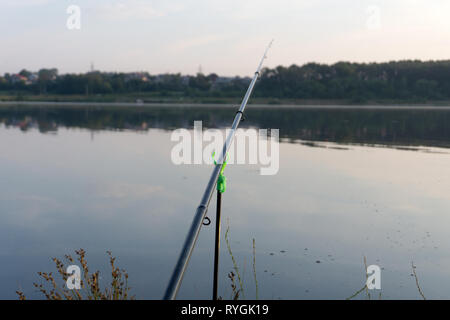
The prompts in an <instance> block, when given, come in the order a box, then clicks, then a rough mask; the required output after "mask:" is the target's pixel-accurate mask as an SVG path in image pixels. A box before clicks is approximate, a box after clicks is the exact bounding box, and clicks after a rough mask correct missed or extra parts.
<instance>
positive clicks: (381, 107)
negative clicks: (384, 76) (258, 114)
mask: <svg viewBox="0 0 450 320" xmlns="http://www.w3.org/2000/svg"><path fill="white" fill-rule="evenodd" d="M20 106H23V107H31V108H32V107H46V108H73V109H78V108H86V107H92V108H101V109H107V108H112V109H115V108H127V109H147V108H161V107H167V108H211V107H216V108H236V107H237V104H236V103H234V104H233V103H228V104H226V103H168V102H164V103H143V102H140V103H136V102H134V103H133V102H55V101H0V108H10V107H20ZM248 108H263V109H267V108H272V109H273V108H276V109H379V110H399V109H408V110H450V102H449V103H448V104H446V105H431V104H417V105H411V104H408V105H407V104H397V105H395V104H392V105H382V104H378V105H377V104H371V105H370V104H367V105H356V104H347V105H346V104H340V105H339V104H329V105H326V104H297V105H295V104H277V105H275V104H257V103H252V104H249V105H248Z"/></svg>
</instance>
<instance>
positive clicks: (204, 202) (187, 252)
mask: <svg viewBox="0 0 450 320" xmlns="http://www.w3.org/2000/svg"><path fill="white" fill-rule="evenodd" d="M271 45H272V41H271V42H270V44H269V46H268V47H267V49H266V50H265V52H264V56H263V57H262V59H261V62H260V63H259V65H258V68H257V69H256V72H255V75H254V76H253V79H252V81H251V82H250V85H249V87H248V89H247V92H246V93H245V96H244V98H243V99H242V102H241V106H240V107H239V110H238V111H237V112H236V115H235V117H234V121H233V124H232V125H231V130H230V132H229V134H228V136H227V140H226V141H225V144H224V145H223V149H222V152H221V154H220V156H219V161H217V164H216V165H215V166H214V170H213V172H212V174H211V177H210V178H209V181H208V184H207V185H206V190H205V192H204V193H203V196H202V198H201V201H200V204H199V206H198V207H197V210H196V212H195V215H194V219H193V221H192V224H191V227H190V228H189V231H188V234H187V237H186V240H185V242H184V244H183V248H182V249H181V253H180V256H179V257H178V260H177V264H176V265H175V269H174V271H173V273H172V277H171V278H170V281H169V285H168V286H167V289H166V292H165V294H164V299H165V300H169V299H170V300H173V299H175V298H176V296H177V293H178V290H179V289H180V286H181V281H182V280H183V275H184V273H185V271H186V268H187V265H188V263H189V259H190V258H191V255H192V252H193V250H194V247H195V244H196V242H197V239H198V235H199V233H200V229H201V227H202V224H203V221H204V219H205V216H206V212H207V211H208V206H209V202H210V201H211V197H212V194H213V191H214V187H215V186H216V184H217V181H218V179H219V176H220V172H221V171H222V167H223V165H224V163H223V162H224V161H223V159H224V158H225V155H226V154H227V152H228V149H229V148H230V145H231V143H232V141H233V139H234V135H235V133H236V129H237V128H238V126H239V123H240V121H241V119H242V116H243V114H244V110H245V107H246V105H247V102H248V99H249V98H250V95H251V94H252V91H253V87H254V86H255V83H256V80H258V77H259V74H260V71H261V68H262V65H263V62H264V60H265V59H266V57H267V52H268V51H269V49H270V47H271ZM219 193H220V192H219Z"/></svg>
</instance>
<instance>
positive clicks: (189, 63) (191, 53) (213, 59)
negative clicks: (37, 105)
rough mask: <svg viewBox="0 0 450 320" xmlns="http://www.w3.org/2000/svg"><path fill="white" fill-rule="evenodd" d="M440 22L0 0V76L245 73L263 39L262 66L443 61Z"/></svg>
mask: <svg viewBox="0 0 450 320" xmlns="http://www.w3.org/2000/svg"><path fill="white" fill-rule="evenodd" d="M69 5H78V6H79V7H80V8H81V29H80V30H68V28H67V27H66V21H67V19H68V17H69V14H67V12H66V9H67V7H68V6H69ZM449 18H450V1H448V0H359V1H355V0H335V1H331V0H226V1H223V0H221V1H219V0H183V1H181V0H70V1H67V0H58V1H56V0H0V74H3V73H5V72H10V73H12V72H19V71H20V70H21V69H23V68H26V69H28V70H33V71H35V70H38V69H40V68H43V67H46V68H50V67H56V68H58V69H59V71H60V73H80V72H86V71H88V70H89V68H90V64H91V62H93V63H94V66H95V68H96V69H98V70H102V71H123V72H129V71H148V72H150V73H151V74H157V73H165V72H170V73H175V72H181V73H183V74H195V73H196V72H197V71H198V69H199V66H200V65H201V66H202V70H203V72H204V73H206V74H208V73H212V72H215V73H218V74H219V75H226V76H234V75H240V76H247V75H251V74H252V73H253V72H254V70H255V68H256V66H257V64H258V61H259V59H260V57H261V55H262V53H263V51H264V49H265V47H266V46H267V44H268V43H269V41H270V40H271V39H275V41H274V45H273V47H272V49H271V51H270V53H269V55H268V59H267V60H266V63H265V65H266V66H268V67H275V66H278V65H284V66H289V65H291V64H297V65H301V64H304V63H307V62H318V63H334V62H337V61H352V62H384V61H391V60H404V59H421V60H440V59H450V44H449V40H450V19H449Z"/></svg>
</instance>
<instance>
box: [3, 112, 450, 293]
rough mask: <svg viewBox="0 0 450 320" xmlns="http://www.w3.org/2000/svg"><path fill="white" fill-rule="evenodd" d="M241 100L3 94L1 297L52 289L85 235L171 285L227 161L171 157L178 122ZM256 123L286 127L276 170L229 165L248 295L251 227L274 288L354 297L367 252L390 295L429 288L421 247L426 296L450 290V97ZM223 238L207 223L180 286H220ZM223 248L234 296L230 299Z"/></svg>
mask: <svg viewBox="0 0 450 320" xmlns="http://www.w3.org/2000/svg"><path fill="white" fill-rule="evenodd" d="M233 115H234V109H230V108H225V107H223V108H219V107H216V108H206V107H201V108H196V107H189V108H188V107H169V108H168V107H163V106H157V107H152V108H142V107H141V108H131V107H130V108H113V107H111V108H100V107H63V108H58V107H56V106H52V107H37V106H31V107H30V106H28V107H24V106H22V107H19V106H15V107H6V106H2V107H0V261H1V264H0V270H1V273H0V283H1V286H0V298H2V299H7V298H16V295H15V291H16V290H17V289H22V290H23V291H24V292H25V293H26V295H27V296H28V297H30V298H38V297H41V296H40V295H39V294H37V293H36V292H35V290H34V288H33V286H32V283H33V282H34V281H37V280H38V277H37V275H36V272H37V271H52V270H53V265H52V262H51V260H50V258H51V257H63V255H64V254H67V253H73V250H74V249H78V248H84V249H85V250H86V251H87V258H88V261H89V264H90V265H91V270H92V269H100V270H101V271H102V272H104V274H106V272H108V269H107V267H108V265H107V263H108V260H107V255H106V251H107V250H111V251H112V252H113V254H114V255H115V256H117V257H118V261H117V263H118V265H119V266H120V267H123V268H125V269H127V271H128V272H129V274H130V285H131V287H132V288H133V289H132V292H133V293H134V294H135V295H136V297H137V298H141V299H160V298H161V297H162V295H163V292H164V290H165V287H166V285H167V282H168V279H169V277H170V274H171V272H172V270H173V267H174V264H175V262H176V259H177V256H178V254H179V251H180V249H181V246H182V243H183V241H184V238H185V236H186V233H187V230H188V227H189V226H190V223H191V221H192V218H193V215H194V211H195V208H196V206H197V205H198V201H199V200H200V196H201V195H202V192H203V191H204V187H205V184H206V181H207V179H208V178H209V175H210V173H211V170H212V167H211V166H208V165H181V166H176V165H174V164H172V162H171V161H170V152H171V148H172V147H173V146H174V142H171V141H170V135H171V132H172V131H171V130H173V129H175V128H179V127H185V128H188V129H190V130H192V127H193V121H194V120H203V122H204V126H205V127H218V128H223V127H225V126H228V125H229V124H230V122H231V120H232V117H233ZM244 124H245V125H246V126H247V127H256V128H279V129H280V136H281V138H282V139H281V142H280V170H279V172H278V174H277V175H274V176H261V175H260V174H259V166H257V165H230V166H229V167H227V170H226V176H227V179H228V189H227V191H226V193H225V194H224V197H223V209H222V210H223V213H222V215H223V230H224V231H225V230H226V228H227V227H229V234H228V235H229V240H230V245H231V248H232V250H233V253H234V255H235V258H236V261H237V263H238V264H239V268H240V272H241V275H242V277H243V282H244V287H245V291H244V295H245V298H254V297H255V283H254V279H253V272H252V268H253V266H252V259H253V257H252V239H255V241H256V275H257V279H258V286H259V297H260V298H263V299H313V298H322V299H345V298H347V297H349V296H351V295H352V294H353V293H354V292H356V291H357V290H359V289H360V288H361V287H362V286H363V285H364V281H365V274H364V263H363V257H364V256H366V258H367V263H368V264H376V265H379V266H380V267H382V283H381V286H382V290H381V293H382V298H383V299H393V298H412V299H415V298H420V296H419V293H418V291H417V288H416V284H415V279H414V277H412V276H411V273H412V271H411V262H412V261H414V264H415V265H416V266H417V269H416V272H417V274H418V276H419V281H420V284H421V287H422V290H423V292H424V294H425V295H426V297H427V298H447V299H448V298H450V232H449V228H450V192H449V190H450V149H448V147H450V110H448V109H442V110H435V109H433V110H420V109H419V110H416V109H411V110H408V109H403V110H397V109H392V110H387V109H386V110H385V109H363V110H359V109H352V108H347V109H342V110H341V109H326V108H325V109H323V108H318V109H314V108H306V109H302V108H279V109H276V107H274V108H268V107H267V108H257V107H252V108H249V109H248V111H247V121H246V122H244V123H243V125H244ZM214 212H215V201H212V206H211V209H210V215H211V217H213V216H214ZM213 241H214V228H213V227H212V225H211V226H209V227H203V228H202V231H201V233H200V238H199V242H198V245H197V247H196V249H195V251H194V254H193V257H192V259H191V263H190V265H189V268H188V271H187V274H186V275H185V278H184V282H183V285H182V288H181V291H180V294H179V297H180V298H196V299H209V298H210V296H211V290H212V260H213ZM221 250H222V251H221V261H220V277H221V280H220V295H222V296H223V297H225V298H230V295H231V288H230V281H229V279H228V278H227V274H228V273H229V272H230V271H231V270H232V269H233V264H232V260H231V257H230V255H229V253H228V250H227V247H226V245H225V242H223V244H222V247H221ZM106 278H107V277H106V275H105V279H103V280H104V281H106V280H107V279H106ZM373 294H374V295H376V297H377V298H378V294H379V291H376V292H374V293H373ZM361 298H363V296H361Z"/></svg>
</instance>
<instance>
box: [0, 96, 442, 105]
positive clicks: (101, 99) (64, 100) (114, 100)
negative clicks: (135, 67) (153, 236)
mask: <svg viewBox="0 0 450 320" xmlns="http://www.w3.org/2000/svg"><path fill="white" fill-rule="evenodd" d="M240 102H241V101H240V98H232V97H229V98H220V97H217V98H214V97H157V96H148V95H145V94H139V93H137V94H135V95H131V94H123V95H121V94H118V95H117V94H99V95H95V96H85V95H49V94H46V95H39V94H38V95H32V94H26V95H23V94H19V95H15V94H2V93H1V92H0V106H1V105H20V104H30V105H32V104H36V105H39V104H42V105H45V104H47V105H49V104H51V105H55V104H60V105H66V104H67V105H69V104H70V105H85V104H98V105H105V106H106V105H122V106H151V105H167V106H170V105H176V106H189V105H193V106H202V105H207V106H227V105H232V106H237V105H239V104H240ZM250 105H253V106H255V105H256V106H274V107H275V106H277V107H278V106H284V107H294V106H295V107H331V106H332V107H341V108H344V107H359V106H361V107H367V106H374V107H384V106H387V107H393V106H396V107H443V106H444V107H448V106H450V100H422V101H420V100H415V99H411V100H395V99H393V100H387V99H385V100H366V101H354V100H351V99H287V98H283V99H275V98H259V97H252V101H251V102H250V104H249V106H250Z"/></svg>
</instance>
